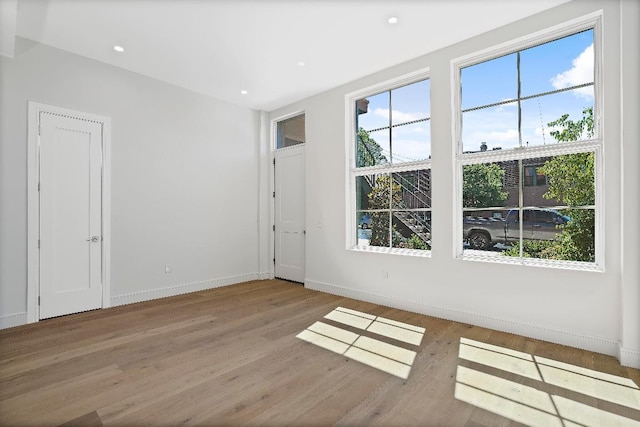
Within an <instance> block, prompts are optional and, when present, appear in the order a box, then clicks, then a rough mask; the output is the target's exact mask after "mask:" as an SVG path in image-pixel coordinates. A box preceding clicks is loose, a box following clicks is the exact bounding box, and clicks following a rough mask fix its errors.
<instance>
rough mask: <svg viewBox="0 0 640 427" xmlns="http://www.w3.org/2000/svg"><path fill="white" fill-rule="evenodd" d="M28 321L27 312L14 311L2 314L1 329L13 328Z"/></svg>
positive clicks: (0, 319)
mask: <svg viewBox="0 0 640 427" xmlns="http://www.w3.org/2000/svg"><path fill="white" fill-rule="evenodd" d="M26 323H27V312H26V311H23V312H22V313H13V314H6V315H4V316H0V329H7V328H13V327H15V326H20V325H25V324H26Z"/></svg>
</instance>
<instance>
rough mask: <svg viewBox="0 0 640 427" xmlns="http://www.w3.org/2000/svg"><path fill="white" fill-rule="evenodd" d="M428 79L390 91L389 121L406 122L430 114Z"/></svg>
mask: <svg viewBox="0 0 640 427" xmlns="http://www.w3.org/2000/svg"><path fill="white" fill-rule="evenodd" d="M429 84H430V83H429V80H422V81H419V82H416V83H412V84H409V85H406V86H402V87H400V88H397V89H393V90H392V91H391V105H392V111H391V123H392V124H394V125H395V124H398V123H407V122H413V121H415V120H420V119H426V118H428V117H429V116H430V100H429Z"/></svg>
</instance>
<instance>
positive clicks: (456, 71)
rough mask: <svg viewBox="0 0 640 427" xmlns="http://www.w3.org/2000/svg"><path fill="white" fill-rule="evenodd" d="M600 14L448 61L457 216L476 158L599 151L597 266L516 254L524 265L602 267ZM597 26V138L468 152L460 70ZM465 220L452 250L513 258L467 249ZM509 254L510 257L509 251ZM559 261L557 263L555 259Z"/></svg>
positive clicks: (456, 225)
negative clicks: (466, 171)
mask: <svg viewBox="0 0 640 427" xmlns="http://www.w3.org/2000/svg"><path fill="white" fill-rule="evenodd" d="M602 15H603V11H602V10H598V11H595V12H592V13H590V14H587V15H584V16H582V17H579V18H576V19H572V20H570V21H567V22H564V23H562V24H558V25H555V26H553V27H550V28H547V29H544V30H540V31H537V32H535V33H532V34H527V35H526V36H523V37H519V38H516V39H514V40H511V41H508V42H504V43H501V44H498V45H495V46H492V47H490V48H487V49H483V50H481V51H478V52H474V53H471V54H468V55H464V56H460V57H458V58H454V59H452V60H451V61H450V67H451V68H450V75H451V116H452V118H453V120H452V121H451V131H452V135H453V139H454V144H452V160H453V183H454V192H455V195H454V201H453V203H454V205H453V210H452V212H453V214H454V218H462V216H463V214H462V196H463V195H462V184H463V182H462V166H464V165H469V164H476V163H485V162H497V161H506V160H516V159H525V158H527V159H530V158H535V157H546V156H558V155H563V154H572V153H583V152H589V151H592V152H594V156H595V164H596V167H595V171H594V174H595V177H594V178H595V186H596V188H595V190H596V194H595V197H596V200H595V217H596V218H595V236H594V240H595V242H594V245H595V252H596V259H595V262H594V263H593V264H592V265H593V268H586V267H583V265H582V264H584V263H577V264H574V263H567V262H562V261H548V260H537V259H532V258H529V259H522V258H515V260H516V262H517V263H519V264H523V265H531V266H541V267H559V268H572V269H579V270H589V271H604V268H605V265H604V261H605V256H604V249H605V248H604V238H603V237H604V211H605V209H604V179H605V175H604V150H603V145H604V143H603V138H604V135H603V127H602V116H603V114H604V112H603V108H602V105H603V103H602V99H603V96H602V93H603V87H604V84H603V78H602V58H603V56H602V43H603V37H602V25H603V23H602ZM589 29H593V45H594V103H593V106H594V118H593V120H594V134H595V135H596V138H595V139H592V140H587V141H577V142H571V143H563V144H550V145H544V146H535V147H516V148H513V149H505V150H497V151H493V150H492V151H486V152H479V153H464V152H463V149H464V147H463V141H462V99H461V90H462V86H461V81H460V79H461V70H462V68H464V67H467V66H471V65H475V64H478V63H481V62H484V61H488V60H491V59H495V58H498V57H500V56H504V55H507V54H511V53H513V52H516V51H520V50H523V49H527V48H529V47H532V46H536V45H540V44H543V43H548V42H551V41H553V40H556V39H559V38H562V37H566V36H570V35H572V34H575V33H578V32H581V31H586V30H589ZM463 237H464V226H463V223H462V221H461V220H456V221H455V222H454V227H453V235H452V239H453V242H454V245H453V256H454V258H456V259H463V260H467V259H471V260H475V261H491V262H496V263H512V262H513V260H505V259H504V258H502V257H501V258H498V259H497V258H495V257H482V256H477V255H471V256H469V255H468V254H465V250H464V247H463V244H462V242H463ZM505 258H506V257H505ZM555 264H557V265H555Z"/></svg>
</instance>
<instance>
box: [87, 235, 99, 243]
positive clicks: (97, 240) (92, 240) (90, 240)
mask: <svg viewBox="0 0 640 427" xmlns="http://www.w3.org/2000/svg"><path fill="white" fill-rule="evenodd" d="M99 241H100V236H91V238H90V239H87V242H93V243H95V242H99Z"/></svg>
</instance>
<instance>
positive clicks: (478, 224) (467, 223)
mask: <svg viewBox="0 0 640 427" xmlns="http://www.w3.org/2000/svg"><path fill="white" fill-rule="evenodd" d="M568 221H570V218H569V217H568V216H566V215H562V214H561V213H560V212H558V211H556V210H553V209H524V210H523V211H522V238H523V239H528V240H554V239H555V238H556V236H557V234H558V233H560V232H561V231H562V226H564V225H565V224H566V223H567V222H568ZM463 229H464V239H465V241H466V242H468V243H469V246H470V247H471V249H479V250H487V249H489V248H491V247H492V246H493V245H495V244H497V243H504V244H510V243H514V242H517V241H518V240H519V238H520V214H519V211H518V210H517V209H511V210H509V211H508V212H507V215H506V217H504V218H486V217H473V216H467V217H465V218H464V221H463Z"/></svg>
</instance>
